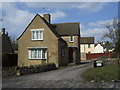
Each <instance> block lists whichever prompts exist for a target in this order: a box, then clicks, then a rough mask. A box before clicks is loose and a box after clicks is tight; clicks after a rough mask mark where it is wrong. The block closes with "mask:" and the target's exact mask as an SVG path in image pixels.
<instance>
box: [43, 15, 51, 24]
mask: <svg viewBox="0 0 120 90" xmlns="http://www.w3.org/2000/svg"><path fill="white" fill-rule="evenodd" d="M43 18H44V19H45V20H46V21H47V22H48V23H50V14H44V15H43Z"/></svg>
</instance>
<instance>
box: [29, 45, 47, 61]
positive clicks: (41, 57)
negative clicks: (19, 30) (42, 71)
mask: <svg viewBox="0 0 120 90" xmlns="http://www.w3.org/2000/svg"><path fill="white" fill-rule="evenodd" d="M31 50H37V54H36V55H37V57H36V58H34V57H32V58H31V56H32V55H33V54H31ZM39 50H40V52H41V53H40V58H38V51H39ZM43 50H45V58H43V56H42V55H43ZM34 54H35V53H34ZM33 56H34V55H33ZM28 58H29V59H39V60H42V59H47V48H44V47H43V48H38V47H35V48H28Z"/></svg>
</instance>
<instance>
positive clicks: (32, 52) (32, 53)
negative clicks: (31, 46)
mask: <svg viewBox="0 0 120 90" xmlns="http://www.w3.org/2000/svg"><path fill="white" fill-rule="evenodd" d="M33 57H34V51H33V50H31V58H33Z"/></svg>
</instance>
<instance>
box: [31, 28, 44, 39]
mask: <svg viewBox="0 0 120 90" xmlns="http://www.w3.org/2000/svg"><path fill="white" fill-rule="evenodd" d="M43 30H44V29H32V30H31V33H32V34H31V38H32V40H43Z"/></svg>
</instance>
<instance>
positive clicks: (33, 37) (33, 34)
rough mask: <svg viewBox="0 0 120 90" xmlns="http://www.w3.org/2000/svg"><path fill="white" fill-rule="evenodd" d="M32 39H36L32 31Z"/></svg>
mask: <svg viewBox="0 0 120 90" xmlns="http://www.w3.org/2000/svg"><path fill="white" fill-rule="evenodd" d="M32 39H35V31H32Z"/></svg>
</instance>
